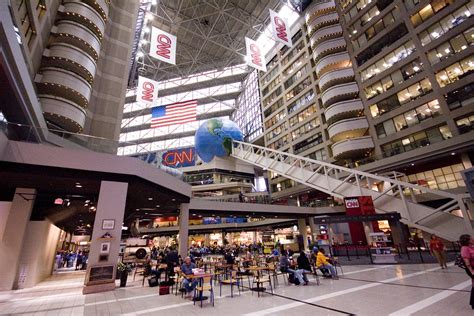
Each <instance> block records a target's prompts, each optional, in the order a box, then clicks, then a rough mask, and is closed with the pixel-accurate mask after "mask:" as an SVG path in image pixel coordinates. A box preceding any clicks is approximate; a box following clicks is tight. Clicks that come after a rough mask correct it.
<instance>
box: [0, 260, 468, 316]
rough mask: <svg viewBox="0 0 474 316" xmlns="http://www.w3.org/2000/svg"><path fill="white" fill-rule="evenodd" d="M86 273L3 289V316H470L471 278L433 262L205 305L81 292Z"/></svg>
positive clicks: (352, 269)
mask: <svg viewBox="0 0 474 316" xmlns="http://www.w3.org/2000/svg"><path fill="white" fill-rule="evenodd" d="M83 279H84V273H83V272H68V273H60V274H57V275H54V276H52V277H51V278H50V279H49V280H47V281H45V282H42V283H40V284H38V285H37V286H36V287H34V288H31V289H23V290H17V291H8V292H0V314H1V315H87V316H89V315H160V316H161V315H187V316H189V315H225V316H230V315H247V316H257V315H370V316H375V315H377V316H378V315H430V316H434V315H443V316H446V315H456V316H461V315H474V311H473V310H472V309H471V307H470V306H469V304H468V301H469V291H470V289H471V281H470V280H468V277H467V275H466V274H465V273H464V272H463V271H461V270H460V269H459V268H457V267H455V266H453V265H452V264H451V265H450V266H449V269H447V270H441V269H440V268H439V267H437V266H436V265H434V264H412V265H387V266H373V265H372V266H371V265H367V266H362V265H361V266H346V267H344V275H341V278H340V280H326V279H322V280H321V285H319V286H318V285H316V283H315V282H314V281H313V280H312V279H311V278H310V284H309V285H308V286H302V285H300V286H294V285H292V286H288V285H285V284H284V283H283V279H281V278H280V282H279V285H278V286H277V287H276V289H275V294H276V295H274V296H272V295H270V294H263V295H262V296H261V297H260V298H258V297H257V295H256V294H255V293H254V294H253V295H252V293H250V292H244V293H242V294H241V295H240V296H238V295H234V297H233V298H231V297H230V287H229V286H224V287H223V292H222V296H220V295H219V288H218V287H217V288H216V300H215V306H214V307H212V306H211V305H210V304H209V303H208V302H205V303H204V305H203V308H202V309H201V308H200V307H199V306H193V303H192V301H190V300H186V299H183V298H181V297H180V296H175V295H163V296H160V295H158V290H157V288H150V287H148V286H147V285H145V286H144V287H142V286H141V280H138V278H137V280H136V281H135V282H129V286H127V287H126V288H119V289H117V290H115V291H112V292H106V293H98V294H89V295H82V294H81V288H82V283H83Z"/></svg>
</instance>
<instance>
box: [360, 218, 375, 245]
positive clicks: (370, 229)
mask: <svg viewBox="0 0 474 316" xmlns="http://www.w3.org/2000/svg"><path fill="white" fill-rule="evenodd" d="M362 225H363V226H364V232H365V239H366V240H367V244H368V245H370V243H371V242H372V237H370V233H373V232H374V229H373V227H372V223H371V222H362Z"/></svg>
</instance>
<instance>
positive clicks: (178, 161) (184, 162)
mask: <svg viewBox="0 0 474 316" xmlns="http://www.w3.org/2000/svg"><path fill="white" fill-rule="evenodd" d="M194 151H195V149H194V147H190V148H182V149H176V150H170V151H167V152H165V153H163V165H165V166H168V167H172V168H177V167H189V166H194V164H195V159H194V157H195V155H194Z"/></svg>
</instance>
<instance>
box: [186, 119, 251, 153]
mask: <svg viewBox="0 0 474 316" xmlns="http://www.w3.org/2000/svg"><path fill="white" fill-rule="evenodd" d="M232 140H238V141H242V140H243V134H242V131H241V130H240V129H239V127H238V126H237V125H236V124H235V123H234V122H232V121H231V120H228V119H220V118H213V119H210V120H207V121H205V122H204V123H202V124H201V126H200V127H199V128H198V130H197V131H196V134H195V136H194V143H195V146H196V153H197V154H198V156H199V157H200V158H201V159H202V160H203V161H204V162H211V161H212V159H214V157H215V156H217V157H227V156H229V155H230V153H231V152H232Z"/></svg>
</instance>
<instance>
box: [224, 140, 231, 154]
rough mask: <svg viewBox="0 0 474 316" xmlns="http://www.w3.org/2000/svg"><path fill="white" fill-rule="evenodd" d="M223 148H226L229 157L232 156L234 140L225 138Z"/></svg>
mask: <svg viewBox="0 0 474 316" xmlns="http://www.w3.org/2000/svg"><path fill="white" fill-rule="evenodd" d="M222 147H224V149H225V151H226V153H227V155H230V154H231V153H232V138H231V137H224V139H223V140H222Z"/></svg>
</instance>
